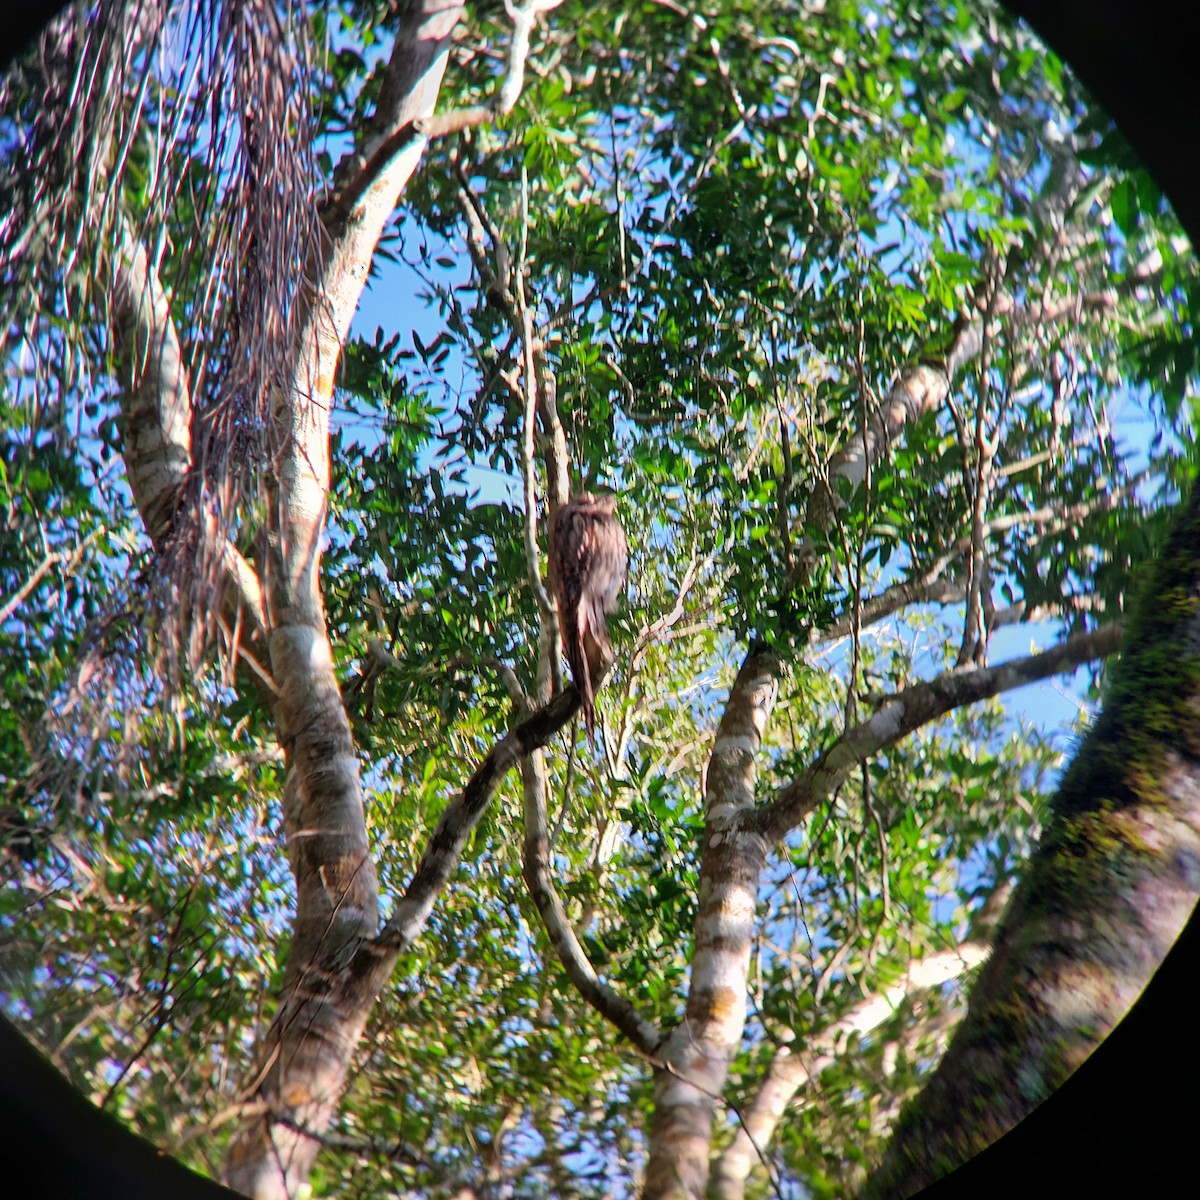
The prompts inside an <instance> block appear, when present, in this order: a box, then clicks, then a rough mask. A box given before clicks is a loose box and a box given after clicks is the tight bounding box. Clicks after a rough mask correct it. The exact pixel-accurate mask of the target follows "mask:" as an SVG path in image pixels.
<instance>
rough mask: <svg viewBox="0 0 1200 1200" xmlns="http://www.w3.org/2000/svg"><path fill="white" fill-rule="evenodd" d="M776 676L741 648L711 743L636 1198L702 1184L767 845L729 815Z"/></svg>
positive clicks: (692, 1191) (765, 655)
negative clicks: (670, 1021)
mask: <svg viewBox="0 0 1200 1200" xmlns="http://www.w3.org/2000/svg"><path fill="white" fill-rule="evenodd" d="M778 678H779V659H778V658H777V657H776V655H775V654H774V652H773V651H771V650H767V649H764V648H761V647H757V648H756V647H751V649H750V652H749V654H747V656H746V660H745V662H744V663H743V664H742V669H741V670H740V671H739V672H738V676H737V679H736V680H735V681H734V684H733V688H732V690H731V692H730V694H729V701H728V703H727V704H726V707H725V714H724V716H723V717H722V718H721V724H720V727H719V728H718V729H717V736H716V738H715V740H714V742H713V750H712V757H711V758H710V759H709V764H708V775H707V780H706V786H705V797H704V803H705V836H704V855H703V859H702V862H701V866H700V905H699V911H698V913H697V914H696V942H695V948H694V951H693V954H692V980H691V988H690V990H689V993H688V1003H687V1010H686V1013H685V1015H684V1019H683V1023H682V1024H681V1025H679V1026H678V1027H677V1028H676V1029H675V1031H674V1032H673V1033H672V1034H671V1036H670V1038H669V1039H668V1040H667V1043H666V1045H665V1046H664V1047H663V1048H662V1050H661V1052H660V1059H661V1061H662V1063H663V1065H662V1066H661V1067H659V1068H658V1069H657V1070H656V1072H655V1079H654V1119H653V1122H652V1124H651V1128H650V1155H649V1162H648V1164H647V1167H646V1183H645V1191H644V1193H643V1194H644V1196H645V1200H664V1198H669V1200H685V1198H688V1200H697V1198H698V1197H702V1196H703V1195H704V1193H705V1190H706V1188H707V1185H708V1170H709V1155H710V1146H711V1141H712V1122H713V1114H714V1112H715V1110H716V1106H717V1104H718V1103H720V1097H721V1093H722V1091H723V1089H724V1087H725V1081H726V1078H727V1076H728V1074H729V1064H730V1062H731V1061H732V1060H733V1056H734V1054H736V1053H737V1049H738V1046H739V1045H740V1043H741V1039H742V1030H743V1028H744V1026H745V1022H746V992H747V989H746V974H747V971H748V970H749V965H750V949H751V941H752V938H753V934H754V920H755V910H756V907H757V901H758V880H759V876H760V875H761V873H762V870H763V867H764V865H765V863H766V858H767V852H768V850H769V849H770V842H769V841H768V840H767V839H766V838H765V837H763V836H762V835H761V834H760V833H757V832H755V831H753V830H740V829H739V828H738V818H739V817H740V816H741V814H742V813H744V812H747V811H749V810H751V809H753V807H754V783H755V773H756V772H755V758H756V757H757V754H758V750H759V747H760V746H761V744H762V736H763V731H764V730H765V728H766V724H767V720H768V719H769V718H770V715H771V709H772V708H773V706H774V704H775V695H776V690H777V687H778Z"/></svg>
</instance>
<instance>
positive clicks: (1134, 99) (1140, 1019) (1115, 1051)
mask: <svg viewBox="0 0 1200 1200" xmlns="http://www.w3.org/2000/svg"><path fill="white" fill-rule="evenodd" d="M63 6H64V4H63V0H18V2H17V3H15V4H13V5H10V6H8V11H6V13H5V15H4V20H3V22H0V71H2V70H4V69H6V68H7V66H8V63H9V62H10V60H11V59H12V57H13V56H14V55H15V54H16V53H17V52H19V50H20V49H21V48H22V47H23V46H24V45H25V44H26V43H27V42H28V41H29V40H30V39H31V38H32V37H33V36H34V35H35V34H36V33H37V31H38V30H39V29H40V28H41V26H42V25H44V24H45V23H46V22H47V21H48V20H49V19H50V18H51V17H52V16H53V14H54V13H55V12H56V11H57V10H58V9H59V8H62V7H63ZM1005 6H1006V7H1007V8H1009V9H1010V10H1011V11H1012V12H1014V13H1016V14H1017V15H1019V16H1020V17H1022V18H1024V19H1025V20H1026V21H1027V22H1028V23H1029V24H1030V25H1031V26H1032V27H1033V28H1034V29H1035V30H1036V31H1037V33H1038V34H1039V36H1040V37H1041V38H1042V39H1043V40H1044V41H1045V42H1046V43H1047V44H1048V45H1049V46H1050V47H1051V48H1052V49H1053V50H1054V51H1055V52H1056V53H1057V54H1058V55H1059V56H1060V57H1061V58H1063V59H1064V60H1065V61H1066V62H1067V63H1068V64H1069V65H1070V67H1071V68H1072V70H1074V71H1075V72H1076V74H1077V75H1078V76H1079V77H1080V78H1081V79H1082V80H1083V82H1084V83H1085V84H1086V85H1087V86H1088V88H1089V89H1090V90H1091V91H1092V93H1093V95H1094V96H1095V97H1096V99H1097V100H1098V101H1099V102H1100V104H1101V105H1102V106H1103V107H1104V108H1105V109H1106V110H1107V111H1108V113H1109V114H1110V115H1111V116H1112V117H1113V118H1114V119H1115V120H1116V122H1117V124H1118V125H1120V127H1121V129H1122V131H1123V132H1124V134H1125V136H1126V137H1127V138H1128V139H1129V141H1130V143H1131V144H1132V145H1133V147H1134V149H1135V150H1136V151H1137V152H1138V154H1139V155H1140V156H1141V158H1142V161H1143V162H1144V163H1145V164H1146V166H1147V167H1148V168H1149V170H1150V171H1151V173H1152V174H1153V175H1154V177H1155V179H1156V181H1157V182H1158V184H1159V186H1160V187H1161V188H1162V189H1163V191H1164V192H1165V193H1166V195H1167V196H1168V198H1169V199H1170V201H1171V203H1172V205H1173V206H1174V208H1175V211H1176V213H1177V214H1178V216H1179V219H1180V221H1181V222H1182V223H1183V225H1184V226H1185V227H1186V228H1187V230H1188V231H1189V233H1190V234H1191V237H1192V239H1193V242H1194V243H1195V244H1196V245H1200V154H1197V153H1196V152H1195V150H1194V149H1193V148H1192V146H1191V145H1190V138H1189V137H1188V134H1189V132H1190V131H1194V130H1196V129H1198V128H1200V93H1198V92H1197V91H1196V90H1195V89H1191V88H1187V87H1185V86H1180V84H1181V81H1185V80H1187V79H1189V78H1193V77H1194V72H1195V46H1196V45H1197V44H1198V41H1200V9H1195V8H1192V7H1190V6H1179V5H1177V4H1174V3H1172V0H1141V3H1139V4H1133V5H1131V4H1129V3H1128V0H1006V4H1005ZM1197 978H1200V909H1197V911H1196V912H1194V913H1193V915H1192V918H1191V920H1190V922H1189V924H1188V926H1187V928H1186V929H1185V930H1184V932H1183V933H1182V934H1181V935H1180V938H1179V940H1178V942H1177V943H1176V945H1175V946H1174V947H1173V949H1172V950H1171V953H1170V954H1169V955H1168V956H1167V958H1166V959H1165V960H1164V961H1163V963H1162V965H1161V966H1160V968H1159V970H1158V972H1157V973H1156V974H1155V976H1154V978H1153V979H1152V980H1151V982H1150V984H1149V985H1148V986H1147V988H1146V990H1145V992H1144V993H1143V995H1142V997H1141V998H1140V999H1139V1001H1138V1002H1137V1004H1136V1005H1135V1006H1134V1007H1133V1009H1132V1010H1131V1011H1130V1013H1129V1014H1128V1016H1127V1017H1126V1018H1125V1020H1124V1021H1122V1022H1121V1024H1120V1025H1119V1026H1118V1027H1117V1029H1116V1030H1115V1031H1114V1032H1113V1033H1112V1034H1111V1035H1110V1036H1109V1038H1108V1039H1107V1040H1106V1041H1105V1043H1104V1044H1103V1045H1102V1046H1101V1047H1100V1049H1098V1050H1097V1051H1096V1052H1095V1054H1093V1055H1092V1057H1091V1058H1090V1059H1089V1060H1088V1061H1087V1062H1086V1063H1085V1064H1084V1065H1083V1066H1082V1067H1081V1068H1080V1069H1079V1070H1078V1071H1077V1072H1076V1073H1075V1074H1074V1075H1073V1076H1072V1077H1071V1078H1070V1079H1069V1080H1068V1081H1067V1082H1066V1083H1065V1084H1064V1085H1063V1086H1062V1087H1061V1088H1060V1089H1059V1090H1058V1092H1056V1093H1055V1095H1054V1096H1052V1097H1051V1098H1050V1099H1049V1100H1047V1101H1046V1102H1045V1103H1044V1104H1043V1105H1042V1106H1041V1107H1040V1108H1039V1109H1037V1110H1036V1112H1034V1114H1033V1115H1032V1116H1031V1117H1029V1118H1028V1119H1026V1120H1025V1121H1023V1122H1022V1123H1021V1124H1020V1125H1019V1126H1018V1127H1017V1128H1016V1129H1014V1130H1013V1131H1012V1132H1011V1133H1009V1134H1007V1135H1006V1136H1005V1137H1003V1138H1002V1139H1001V1140H1000V1141H999V1142H997V1143H996V1144H995V1145H994V1146H992V1147H991V1148H990V1149H988V1150H986V1151H984V1152H983V1153H982V1154H980V1155H978V1156H977V1157H976V1158H974V1159H973V1160H972V1161H971V1162H969V1163H967V1164H965V1165H964V1166H962V1167H960V1168H959V1169H958V1170H957V1171H955V1172H954V1173H953V1174H952V1175H950V1176H948V1177H947V1178H946V1179H943V1180H941V1181H940V1182H939V1183H937V1184H935V1185H934V1186H933V1187H931V1188H928V1189H926V1190H925V1191H923V1192H921V1193H920V1195H921V1196H922V1197H928V1198H929V1200H951V1198H953V1197H960V1196H962V1197H967V1196H969V1197H971V1198H972V1200H986V1198H988V1197H993V1196H995V1197H1000V1196H1005V1197H1008V1196H1011V1195H1012V1194H1013V1192H1014V1191H1016V1190H1018V1189H1019V1190H1020V1191H1021V1192H1023V1193H1024V1194H1025V1195H1027V1196H1031V1197H1040V1196H1051V1195H1053V1196H1057V1195H1060V1194H1068V1195H1070V1194H1074V1195H1079V1194H1084V1193H1086V1192H1087V1191H1089V1190H1093V1191H1094V1192H1095V1193H1096V1194H1097V1195H1101V1196H1106V1195H1118V1194H1138V1193H1139V1192H1142V1193H1144V1192H1147V1191H1151V1190H1153V1189H1154V1185H1155V1184H1156V1183H1161V1184H1166V1183H1167V1182H1168V1181H1170V1182H1173V1181H1174V1180H1175V1178H1176V1176H1177V1174H1178V1172H1179V1168H1180V1167H1181V1165H1182V1157H1183V1154H1184V1153H1185V1150H1186V1148H1187V1147H1188V1145H1189V1139H1190V1138H1191V1137H1192V1136H1193V1134H1194V1128H1193V1126H1194V1114H1193V1111H1192V1109H1191V1107H1190V1106H1188V1105H1187V1104H1186V1103H1184V1102H1182V1101H1181V1100H1180V1099H1179V1098H1178V1094H1177V1093H1176V1092H1175V1090H1174V1085H1175V1083H1176V1082H1177V1081H1178V1080H1179V1079H1181V1078H1186V1077H1187V1076H1188V1075H1189V1074H1192V1075H1194V1074H1197V1073H1200V1071H1198V1070H1197V1069H1198V1068H1200V1029H1198V1028H1197V1025H1196V1021H1195V1011H1194V999H1193V987H1194V981H1195V980H1196V979H1197ZM0 1178H2V1179H3V1180H4V1185H5V1190H6V1191H8V1190H9V1189H12V1192H13V1194H21V1192H23V1191H24V1189H23V1188H22V1187H21V1185H22V1184H23V1183H25V1182H26V1181H28V1183H29V1185H30V1190H31V1191H33V1190H34V1189H36V1194H38V1195H40V1196H44V1197H46V1198H47V1200H59V1198H60V1197H62V1198H63V1200H66V1197H71V1198H72V1200H100V1198H105V1200H107V1198H108V1197H112V1198H113V1200H117V1197H120V1198H121V1200H140V1198H141V1197H146V1198H147V1200H149V1198H150V1197H151V1196H155V1197H157V1196H162V1195H166V1194H170V1195H171V1196H173V1197H175V1200H191V1198H192V1197H195V1200H204V1198H207V1197H212V1198H213V1200H215V1198H216V1197H218V1196H233V1195H234V1193H233V1192H230V1191H228V1190H227V1189H225V1188H223V1187H221V1186H220V1185H219V1184H216V1183H213V1182H212V1181H210V1180H205V1179H202V1178H201V1177H200V1176H198V1175H195V1174H194V1173H193V1172H191V1171H189V1170H187V1168H185V1167H183V1166H182V1165H180V1164H177V1163H175V1162H174V1161H173V1160H171V1159H169V1158H167V1157H166V1156H165V1155H163V1154H161V1153H159V1152H158V1151H157V1150H156V1149H155V1148H154V1147H153V1146H152V1145H151V1144H150V1143H149V1142H147V1141H144V1140H143V1139H141V1138H139V1137H137V1136H135V1135H134V1134H133V1133H131V1132H129V1131H127V1130H126V1129H124V1127H122V1126H121V1125H120V1124H119V1122H117V1121H116V1119H115V1118H113V1117H111V1116H109V1115H108V1114H106V1113H102V1112H100V1111H99V1110H98V1109H96V1108H95V1107H94V1106H93V1105H91V1104H90V1103H89V1102H88V1101H86V1100H85V1099H84V1098H83V1097H82V1096H80V1095H79V1094H78V1093H76V1092H75V1091H74V1090H73V1089H72V1088H71V1087H70V1085H69V1084H67V1083H66V1081H65V1080H64V1079H63V1078H62V1077H61V1076H60V1075H59V1074H58V1072H57V1071H55V1070H54V1068H53V1067H52V1066H51V1065H50V1063H49V1062H48V1061H47V1060H46V1059H45V1058H44V1057H43V1056H41V1055H40V1054H38V1053H37V1051H35V1050H34V1049H33V1048H32V1047H31V1046H30V1045H29V1043H28V1042H27V1041H26V1040H25V1039H24V1038H23V1037H22V1036H21V1034H20V1033H19V1032H18V1031H17V1029H16V1028H15V1027H14V1026H13V1025H11V1024H10V1023H9V1022H7V1021H5V1020H3V1019H0ZM17 1189H21V1190H20V1191H17Z"/></svg>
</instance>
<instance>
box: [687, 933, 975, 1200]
mask: <svg viewBox="0 0 1200 1200" xmlns="http://www.w3.org/2000/svg"><path fill="white" fill-rule="evenodd" d="M990 952H991V947H990V946H988V945H985V944H984V943H982V942H964V943H963V944H962V945H961V946H958V947H956V948H955V949H952V950H943V951H940V952H939V953H936V954H930V955H928V956H927V957H926V958H923V959H920V960H918V961H916V962H912V963H910V964H909V966H908V969H907V971H906V972H905V974H904V977H903V978H902V979H900V980H897V982H896V983H894V984H893V985H892V986H891V987H888V988H885V989H884V990H883V991H881V992H876V993H875V994H874V995H872V996H868V997H867V998H866V999H864V1000H862V1001H860V1002H859V1003H858V1004H856V1005H854V1007H853V1008H851V1009H850V1011H849V1012H848V1013H846V1015H845V1016H844V1017H842V1018H841V1020H839V1021H836V1022H834V1024H832V1025H830V1026H829V1027H828V1028H826V1029H823V1030H822V1031H821V1032H820V1033H819V1034H818V1035H817V1036H816V1037H815V1038H813V1039H812V1040H811V1041H809V1042H808V1043H807V1044H806V1045H805V1046H804V1047H803V1049H802V1050H793V1049H792V1048H791V1047H790V1046H780V1047H779V1049H778V1050H777V1051H776V1052H775V1054H774V1056H773V1057H772V1059H771V1065H770V1067H769V1068H768V1070H767V1073H766V1075H765V1076H764V1077H763V1079H762V1082H761V1083H760V1084H759V1086H758V1090H757V1092H756V1093H755V1096H754V1100H753V1101H752V1102H751V1104H750V1106H749V1107H748V1108H746V1109H744V1110H743V1112H742V1120H741V1122H740V1124H739V1126H738V1129H737V1132H736V1133H735V1134H734V1136H733V1141H732V1142H730V1144H729V1145H728V1146H727V1147H726V1148H725V1151H724V1152H723V1153H722V1154H721V1155H720V1157H718V1159H717V1160H716V1162H715V1163H714V1164H713V1170H712V1179H711V1182H710V1184H709V1188H710V1194H712V1195H713V1196H714V1197H716V1200H742V1197H743V1196H744V1195H745V1192H746V1180H747V1178H748V1176H749V1174H750V1172H751V1170H752V1169H753V1168H754V1166H755V1164H756V1163H757V1162H759V1161H760V1155H761V1150H762V1148H763V1147H765V1146H769V1145H770V1143H771V1139H772V1138H773V1137H774V1136H775V1130H776V1129H777V1128H778V1126H779V1122H780V1121H781V1120H782V1118H783V1115H784V1112H785V1111H786V1110H787V1107H788V1105H790V1104H791V1103H792V1100H793V1099H794V1098H795V1095H796V1093H797V1092H798V1091H799V1090H800V1089H801V1088H802V1087H804V1086H805V1085H806V1084H807V1083H809V1082H810V1081H811V1080H815V1079H817V1078H818V1077H819V1076H820V1074H821V1073H822V1072H823V1071H824V1070H825V1069H826V1068H827V1067H831V1066H833V1064H834V1063H835V1062H836V1061H837V1060H838V1057H839V1050H838V1047H839V1045H841V1044H842V1043H843V1042H844V1041H845V1040H846V1038H848V1037H850V1036H851V1035H852V1034H857V1035H859V1036H860V1037H861V1036H862V1035H863V1034H867V1033H870V1032H871V1031H872V1030H873V1029H877V1028H878V1027H879V1026H880V1025H882V1024H883V1022H884V1021H886V1020H887V1019H888V1017H890V1016H891V1015H892V1013H894V1012H895V1010H896V1009H897V1008H898V1007H899V1005H900V1003H901V1002H902V1001H903V1000H905V999H906V998H907V997H908V996H911V995H912V994H913V993H914V992H918V991H926V990H928V989H929V988H933V987H939V986H940V985H941V984H943V983H947V982H948V981H949V980H951V979H955V978H957V977H958V976H959V975H961V974H962V973H963V972H964V971H968V970H970V969H971V968H972V967H976V966H978V965H979V964H980V963H981V962H983V960H984V959H985V958H987V956H988V954H989V953H990Z"/></svg>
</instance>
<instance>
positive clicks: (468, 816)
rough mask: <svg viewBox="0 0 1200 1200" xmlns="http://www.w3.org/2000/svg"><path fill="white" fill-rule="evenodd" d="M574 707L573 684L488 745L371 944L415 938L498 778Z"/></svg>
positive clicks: (397, 944)
mask: <svg viewBox="0 0 1200 1200" xmlns="http://www.w3.org/2000/svg"><path fill="white" fill-rule="evenodd" d="M578 711H579V692H578V690H577V689H576V687H575V685H574V684H572V685H571V686H570V687H568V688H566V689H564V690H563V691H561V692H559V693H558V695H557V696H555V697H554V699H553V700H551V701H550V703H549V704H547V705H546V707H545V708H541V709H539V710H538V711H537V712H535V713H534V714H533V715H532V716H529V717H527V718H526V719H525V720H524V721H522V722H521V723H520V724H519V725H518V726H517V727H516V728H515V729H512V730H510V731H509V732H508V733H507V734H506V735H505V736H504V737H503V738H502V739H501V740H500V741H499V742H497V743H496V745H495V746H493V747H492V750H491V752H490V753H489V754H488V756H487V757H486V758H485V759H484V760H483V762H481V763H480V764H479V766H478V767H477V768H476V769H475V773H474V774H473V775H472V776H471V778H470V780H468V782H467V785H466V787H465V788H463V790H462V792H461V793H460V795H459V796H458V797H457V798H456V799H454V800H452V801H451V802H450V804H448V805H447V806H446V809H445V811H444V812H443V813H442V816H441V819H440V820H439V821H438V824H437V828H436V829H435V830H434V831H433V836H432V837H431V838H430V839H429V844H428V846H427V847H426V848H425V853H424V855H423V856H422V858H421V862H420V864H419V865H418V867H417V869H416V871H415V872H414V874H413V877H412V880H411V881H410V882H409V885H408V888H407V889H406V890H405V893H404V896H403V897H402V898H401V900H400V902H399V903H398V904H397V906H396V910H395V912H393V913H392V915H391V917H390V918H389V919H388V922H387V924H386V925H385V926H384V928H383V931H382V932H381V933H380V935H379V937H378V939H377V940H376V943H375V945H376V947H378V948H382V949H394V950H405V949H407V948H408V947H409V946H411V945H412V944H413V942H415V941H416V939H417V937H419V936H420V933H421V930H423V929H424V928H425V923H426V921H428V920H429V914H430V913H431V912H432V911H433V906H434V903H435V902H436V900H437V897H438V894H439V893H440V892H441V890H442V888H443V887H445V886H446V883H447V882H448V880H449V879H450V876H451V874H452V873H453V871H454V868H455V867H456V866H457V865H458V860H459V858H460V857H461V856H462V851H463V847H464V846H465V845H466V844H467V838H468V837H470V835H471V830H472V829H474V828H475V825H476V824H477V823H478V821H479V818H480V817H481V816H483V813H484V811H485V810H486V809H487V806H488V804H490V803H491V799H492V796H493V795H494V794H495V792H496V788H497V787H499V785H500V781H501V780H502V779H503V778H504V776H505V775H506V774H507V773H508V771H509V769H510V768H511V767H512V766H513V764H514V763H516V762H518V761H519V760H520V759H521V758H522V757H523V756H525V755H526V754H530V753H532V752H533V751H534V750H537V749H539V748H540V747H542V746H544V745H545V744H546V743H547V742H548V741H549V740H550V739H551V738H552V737H553V736H554V735H555V734H556V733H557V732H558V731H559V730H560V729H562V728H563V726H565V725H566V724H567V723H568V722H569V721H570V720H571V718H572V717H574V716H575V714H576V713H577V712H578Z"/></svg>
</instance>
